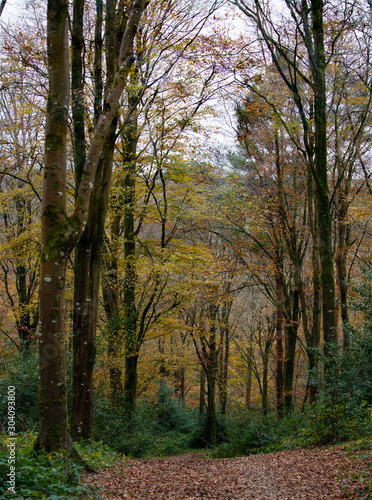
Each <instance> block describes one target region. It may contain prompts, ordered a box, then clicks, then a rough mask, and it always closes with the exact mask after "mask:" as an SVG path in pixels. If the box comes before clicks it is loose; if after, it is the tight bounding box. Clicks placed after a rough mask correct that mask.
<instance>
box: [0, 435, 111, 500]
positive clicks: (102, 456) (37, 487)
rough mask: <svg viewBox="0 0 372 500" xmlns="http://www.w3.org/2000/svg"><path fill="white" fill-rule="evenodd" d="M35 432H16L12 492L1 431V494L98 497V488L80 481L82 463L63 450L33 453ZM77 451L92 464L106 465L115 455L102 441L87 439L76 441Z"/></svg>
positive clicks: (23, 499)
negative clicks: (79, 463)
mask: <svg viewBox="0 0 372 500" xmlns="http://www.w3.org/2000/svg"><path fill="white" fill-rule="evenodd" d="M35 439H36V434H35V433H33V432H31V431H30V432H26V433H23V434H17V435H16V441H15V442H16V464H15V488H14V489H15V494H14V493H12V492H11V491H10V490H9V486H10V484H9V483H8V481H9V479H10V477H9V476H8V474H10V464H9V462H8V460H9V449H8V446H7V445H8V443H9V440H8V436H7V435H6V434H2V435H0V498H1V499H4V500H5V499H17V500H29V499H34V498H35V499H38V500H44V499H45V500H46V499H48V500H65V499H66V500H67V499H76V500H77V499H86V500H88V499H99V498H100V496H99V494H98V492H97V491H96V490H95V489H93V488H92V487H91V486H89V485H87V484H82V482H81V473H82V471H83V467H82V466H81V465H78V464H76V462H74V461H73V460H71V458H69V457H68V456H66V455H65V454H63V453H61V454H47V453H40V454H37V455H36V454H35V453H34V452H33V445H34V442H35ZM76 447H77V449H78V451H79V453H80V454H81V455H82V456H83V457H84V458H85V459H86V460H87V461H88V463H89V464H90V465H92V466H93V467H95V468H97V469H100V468H103V467H109V466H111V465H113V464H114V463H115V461H116V460H117V459H118V455H117V454H116V453H115V452H114V451H113V450H109V448H108V447H107V446H105V445H102V443H97V442H91V441H86V442H82V443H79V444H76Z"/></svg>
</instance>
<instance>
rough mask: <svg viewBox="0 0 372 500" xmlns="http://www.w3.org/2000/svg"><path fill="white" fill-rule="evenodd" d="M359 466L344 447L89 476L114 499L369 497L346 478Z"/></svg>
mask: <svg viewBox="0 0 372 500" xmlns="http://www.w3.org/2000/svg"><path fill="white" fill-rule="evenodd" d="M364 465H365V466H366V464H364ZM360 468H361V462H360V461H359V460H358V461H356V460H355V459H352V458H349V457H347V456H346V454H345V452H344V448H343V447H342V446H339V447H332V448H327V447H319V448H312V449H296V450H290V451H282V452H276V453H269V454H265V455H252V456H249V457H239V458H224V459H212V458H204V457H203V455H202V454H200V453H195V454H193V453H190V454H185V455H180V456H176V457H168V458H161V459H151V460H125V461H123V462H122V463H121V464H119V465H118V466H115V468H113V469H107V470H104V471H102V472H101V474H99V475H86V476H85V479H84V480H85V482H89V483H91V484H94V485H96V486H99V487H101V488H103V490H104V494H105V498H106V499H110V500H119V499H120V500H121V499H127V498H131V499H134V500H141V499H151V500H180V499H189V500H191V499H200V498H202V499H214V500H239V499H262V500H263V499H265V500H266V499H267V500H269V499H270V500H271V499H277V500H296V499H298V500H299V499H309V500H312V499H317V500H320V499H323V498H327V499H328V498H329V499H332V498H333V499H341V498H358V499H361V498H369V497H368V496H366V497H364V496H361V494H360V493H359V494H357V488H358V482H357V481H355V480H354V481H352V480H351V479H345V478H346V475H345V474H346V473H349V474H347V476H349V475H350V473H352V472H358V470H360ZM359 486H360V485H359Z"/></svg>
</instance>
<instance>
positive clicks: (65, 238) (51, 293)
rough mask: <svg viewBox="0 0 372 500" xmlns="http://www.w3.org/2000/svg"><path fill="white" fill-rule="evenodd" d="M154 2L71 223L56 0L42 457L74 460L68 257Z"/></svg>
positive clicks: (127, 48) (105, 117)
mask: <svg viewBox="0 0 372 500" xmlns="http://www.w3.org/2000/svg"><path fill="white" fill-rule="evenodd" d="M147 3H148V2H143V1H140V0H135V1H134V2H133V4H132V5H131V8H130V11H129V13H128V20H127V23H126V27H125V32H124V36H123V40H122V43H121V46H120V56H119V64H118V71H117V73H116V75H115V79H114V82H113V84H112V86H111V88H110V91H109V92H108V93H107V96H106V99H105V105H104V112H103V113H102V114H101V116H100V118H99V120H98V122H97V125H96V127H95V129H94V133H93V137H92V141H91V145H90V148H89V152H88V154H87V159H86V162H85V164H84V171H83V175H82V182H81V183H80V186H79V192H78V195H77V199H76V203H75V207H74V211H73V213H72V215H71V216H66V211H65V210H66V207H65V203H66V170H67V164H66V147H67V118H68V108H69V88H70V83H69V80H70V74H69V54H68V36H67V35H68V2H67V1H66V0H58V1H53V0H49V1H48V8H47V48H48V75H49V94H48V107H47V113H46V116H47V120H46V132H45V167H44V186H43V205H42V257H41V266H40V282H41V286H40V333H39V360H40V361H39V373H40V426H39V434H38V439H37V443H36V449H37V450H45V451H48V452H55V451H58V450H60V449H64V450H66V451H67V452H68V453H70V454H73V446H72V441H71V438H70V435H69V431H68V419H67V391H66V360H65V329H64V325H65V317H64V314H65V296H64V292H65V278H66V264H67V259H68V256H69V255H70V253H71V251H72V249H73V248H74V246H75V245H76V243H77V241H78V240H79V238H80V237H81V235H82V233H83V231H84V228H85V226H86V223H87V216H88V210H89V204H90V196H91V193H92V189H93V185H94V179H95V175H96V170H97V165H98V162H99V159H100V156H101V152H102V148H103V145H104V142H105V140H106V135H107V132H108V130H109V127H110V125H111V122H112V120H113V117H114V116H115V113H116V110H117V106H118V104H119V99H120V96H121V93H122V91H123V89H124V86H125V84H126V79H127V75H128V72H129V69H130V66H131V64H132V58H131V54H132V50H133V39H134V37H135V34H136V31H137V27H138V23H139V21H140V18H141V15H142V13H143V11H144V9H145V8H146V5H147Z"/></svg>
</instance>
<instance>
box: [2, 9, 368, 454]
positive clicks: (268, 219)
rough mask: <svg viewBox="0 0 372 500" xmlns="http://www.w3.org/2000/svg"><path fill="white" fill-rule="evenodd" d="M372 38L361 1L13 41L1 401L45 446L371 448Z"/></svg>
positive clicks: (113, 20) (127, 18)
mask: <svg viewBox="0 0 372 500" xmlns="http://www.w3.org/2000/svg"><path fill="white" fill-rule="evenodd" d="M17 9H18V7H17ZM136 9H137V10H136ZM135 15H136V16H137V20H136V21H135V22H134V21H133V19H134V17H133V16H135ZM131 16H132V17H131ZM132 18H133V19H132ZM138 19H139V21H138ZM132 21H133V23H132ZM131 23H132V24H131ZM371 30H372V12H371V10H370V6H369V4H368V2H367V1H364V0H363V1H362V0H356V1H349V0H347V1H343V2H339V1H338V0H333V1H324V2H321V1H320V0H312V1H306V0H304V1H302V2H298V1H296V0H286V1H285V2H283V3H282V4H280V3H274V2H273V3H270V2H258V1H255V0H252V1H250V0H232V1H230V2H225V1H219V0H216V1H212V0H209V1H197V2H195V1H192V0H161V1H157V2H155V1H151V2H149V3H148V5H146V2H141V1H138V0H136V1H134V2H129V1H126V0H120V1H117V0H106V1H103V0H95V1H93V0H85V1H84V0H74V1H73V2H67V1H65V0H58V1H54V2H52V1H50V2H48V9H47V8H46V5H44V2H38V1H36V0H35V1H34V0H28V1H25V2H24V7H22V9H21V8H19V9H18V10H17V18H15V19H14V20H13V19H12V20H7V21H6V22H4V21H3V22H2V25H1V84H0V85H1V95H0V115H1V128H0V141H1V150H0V158H1V162H0V205H1V210H0V215H1V217H0V224H1V235H0V238H1V242H0V248H1V254H0V261H1V262H0V264H1V265H0V280H1V289H0V309H1V323H0V329H1V336H0V343H1V357H2V363H1V368H0V374H1V379H0V384H1V389H2V394H3V395H4V396H2V397H4V398H5V399H6V390H7V387H8V386H9V385H14V386H15V387H16V391H17V425H18V431H19V432H21V433H22V432H25V431H35V432H36V431H37V429H38V440H37V444H36V449H39V450H44V451H46V452H47V453H50V452H53V451H58V450H60V449H65V450H67V452H68V453H70V454H72V456H74V454H75V453H76V449H75V448H74V447H73V445H72V441H71V437H72V440H73V441H75V442H76V441H79V440H82V439H83V440H86V439H90V438H93V437H94V438H96V440H98V441H103V442H104V443H106V444H108V445H110V446H111V447H113V448H114V449H116V450H117V451H118V452H120V453H126V454H129V455H134V456H143V455H146V454H148V453H153V454H158V455H159V454H168V453H177V452H180V451H182V450H185V449H189V448H196V447H204V446H207V445H208V446H214V447H216V445H218V447H217V448H215V449H216V450H217V451H216V453H217V455H218V454H219V456H234V455H236V454H249V453H251V452H252V451H253V450H255V449H261V448H263V447H265V446H266V447H267V446H278V447H280V446H285V445H283V443H285V442H286V443H287V445H288V446H290V445H296V444H312V443H326V442H335V441H340V440H344V439H351V438H354V437H358V436H360V435H369V434H370V431H371V417H370V413H371V404H372V363H371V362H372V336H371V325H372V318H371V312H372V311H371V294H372V281H371V280H372V260H371V250H370V248H371V237H372V234H371V221H370V217H371V184H370V176H371V99H372V80H371V69H372V61H371V34H372V31H371ZM69 87H71V92H70V88H69ZM110 99H111V100H110ZM115 99H116V101H115ZM46 118H47V119H46ZM105 126H106V128H102V127H105ZM41 234H42V237H41ZM40 284H41V285H40ZM64 295H65V298H64ZM38 340H39V341H38ZM38 344H39V351H40V354H39V361H38ZM38 362H39V374H38V368H37V364H38ZM38 391H39V396H38ZM5 399H4V401H5ZM38 400H39V405H38ZM2 411H3V413H2V414H1V420H2V421H3V422H5V419H6V414H5V406H4V410H2ZM68 420H69V425H68V424H67V422H68ZM4 426H5V423H4ZM4 430H6V429H4ZM32 436H34V434H32ZM70 436H71V437H70Z"/></svg>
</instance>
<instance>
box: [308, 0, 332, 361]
mask: <svg viewBox="0 0 372 500" xmlns="http://www.w3.org/2000/svg"><path fill="white" fill-rule="evenodd" d="M323 4H324V0H311V15H312V36H313V42H314V49H313V52H312V51H311V50H310V47H308V50H309V59H310V67H311V72H312V75H313V89H314V125H315V174H316V175H315V184H316V188H315V193H316V197H317V212H318V225H319V238H320V262H321V282H322V296H323V336H324V354H325V370H326V371H327V369H328V367H329V366H330V363H331V357H332V354H333V352H332V351H333V349H332V346H334V345H335V344H337V323H336V300H335V297H336V290H335V279H334V271H333V251H332V218H331V210H330V203H329V189H328V172H327V111H326V106H327V99H326V80H325V65H326V64H325V52H324V21H323V7H324V5H323Z"/></svg>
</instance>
